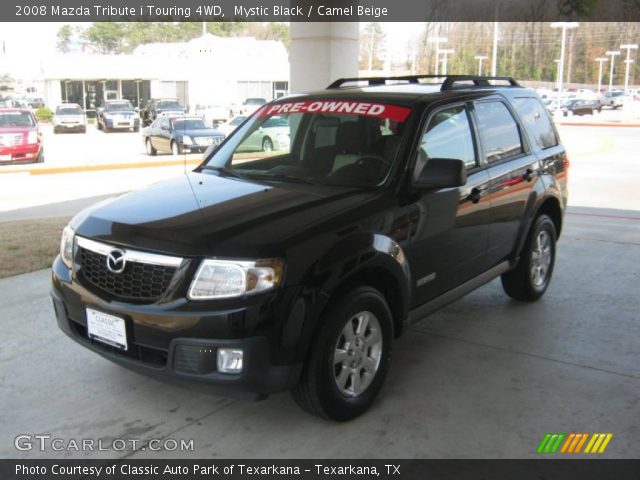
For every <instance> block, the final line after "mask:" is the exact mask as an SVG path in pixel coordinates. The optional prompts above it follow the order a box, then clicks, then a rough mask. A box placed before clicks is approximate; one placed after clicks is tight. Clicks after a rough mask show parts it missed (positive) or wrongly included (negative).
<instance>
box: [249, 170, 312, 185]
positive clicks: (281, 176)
mask: <svg viewBox="0 0 640 480" xmlns="http://www.w3.org/2000/svg"><path fill="white" fill-rule="evenodd" d="M249 175H250V176H251V177H252V178H259V179H264V180H287V181H291V182H295V183H306V184H308V185H316V184H317V183H318V182H317V181H316V180H314V179H313V178H311V177H299V176H297V175H290V174H288V173H254V172H251V173H250V174H249Z"/></svg>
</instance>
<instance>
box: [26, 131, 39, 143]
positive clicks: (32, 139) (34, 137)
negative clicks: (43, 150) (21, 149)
mask: <svg viewBox="0 0 640 480" xmlns="http://www.w3.org/2000/svg"><path fill="white" fill-rule="evenodd" d="M27 143H28V144H29V145H31V144H33V143H38V132H36V131H35V130H32V131H30V132H29V135H27Z"/></svg>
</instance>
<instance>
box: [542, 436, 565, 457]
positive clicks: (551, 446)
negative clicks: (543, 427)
mask: <svg viewBox="0 0 640 480" xmlns="http://www.w3.org/2000/svg"><path fill="white" fill-rule="evenodd" d="M565 435H566V434H565V433H547V434H546V435H545V436H544V438H543V439H542V441H541V442H540V445H538V453H556V451H557V450H558V447H560V443H561V442H562V439H563V438H564V437H565Z"/></svg>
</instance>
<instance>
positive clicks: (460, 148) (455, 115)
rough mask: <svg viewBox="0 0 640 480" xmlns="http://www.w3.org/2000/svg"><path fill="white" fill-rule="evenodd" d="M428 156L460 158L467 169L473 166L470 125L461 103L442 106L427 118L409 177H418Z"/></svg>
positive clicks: (474, 160) (473, 148)
mask: <svg viewBox="0 0 640 480" xmlns="http://www.w3.org/2000/svg"><path fill="white" fill-rule="evenodd" d="M431 158H451V159H455V160H462V161H464V163H465V165H466V167H467V169H472V168H474V167H476V165H477V162H476V153H475V147H474V143H473V135H472V134H471V124H470V120H469V114H468V112H467V108H466V107H465V106H464V105H458V106H455V107H449V108H445V109H443V110H440V111H438V112H436V113H435V114H434V115H433V116H432V117H431V119H430V120H429V124H428V126H427V129H426V131H425V133H424V134H423V136H422V141H421V142H420V150H419V151H418V159H417V161H416V167H415V170H414V172H413V180H417V179H418V177H419V176H420V173H421V172H422V169H423V168H424V166H425V165H426V164H427V162H428V161H429V159H431Z"/></svg>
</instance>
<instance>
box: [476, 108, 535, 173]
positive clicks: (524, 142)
mask: <svg viewBox="0 0 640 480" xmlns="http://www.w3.org/2000/svg"><path fill="white" fill-rule="evenodd" d="M496 102H499V103H502V104H503V105H504V106H505V107H506V109H507V111H508V112H509V114H510V115H511V118H512V119H513V121H514V122H515V124H516V128H517V129H518V135H519V136H520V145H521V146H522V151H521V152H520V153H518V154H516V155H512V156H510V157H506V158H501V159H500V160H494V161H492V162H490V161H489V160H487V155H486V150H485V145H484V142H483V140H482V133H481V128H480V120H479V118H478V113H477V112H476V108H475V106H476V105H478V104H480V103H496ZM471 103H472V104H473V109H472V110H473V120H474V122H475V124H476V128H477V130H478V145H479V146H480V150H481V151H482V157H481V158H482V162H483V164H484V165H485V166H486V167H493V166H494V165H501V164H503V163H506V162H511V161H513V160H517V159H519V158H524V157H527V156H529V155H531V151H532V150H531V146H530V144H529V139H528V137H527V133H526V131H525V129H524V128H523V127H522V124H521V121H520V117H519V116H518V115H517V113H516V112H515V111H514V109H513V108H512V107H511V105H510V104H509V101H508V100H507V99H506V98H504V97H502V96H498V95H494V96H491V97H486V98H482V99H479V100H472V102H471Z"/></svg>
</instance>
